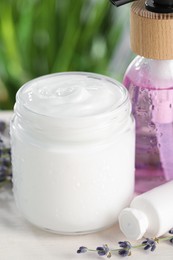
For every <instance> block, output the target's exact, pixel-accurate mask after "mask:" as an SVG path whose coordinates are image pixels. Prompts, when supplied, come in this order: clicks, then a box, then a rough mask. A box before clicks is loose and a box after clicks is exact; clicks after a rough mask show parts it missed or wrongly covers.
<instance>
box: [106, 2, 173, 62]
mask: <svg viewBox="0 0 173 260" xmlns="http://www.w3.org/2000/svg"><path fill="white" fill-rule="evenodd" d="M132 1H133V0H117V1H115V0H111V2H112V3H113V4H115V5H116V6H120V5H122V4H125V3H127V2H132ZM130 28H131V29H130V38H131V48H132V50H133V51H134V52H135V53H136V54H138V55H140V56H144V57H145V58H149V59H158V60H173V0H155V1H154V0H148V1H145V0H136V1H135V2H134V3H133V4H132V6H131V17H130Z"/></svg>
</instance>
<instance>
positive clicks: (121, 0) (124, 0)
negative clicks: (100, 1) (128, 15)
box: [110, 0, 136, 7]
mask: <svg viewBox="0 0 173 260" xmlns="http://www.w3.org/2000/svg"><path fill="white" fill-rule="evenodd" d="M134 1H136V0H110V2H111V3H112V4H113V5H115V6H117V7H118V6H121V5H125V4H128V3H130V2H134Z"/></svg>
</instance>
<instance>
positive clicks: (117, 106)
mask: <svg viewBox="0 0 173 260" xmlns="http://www.w3.org/2000/svg"><path fill="white" fill-rule="evenodd" d="M134 132H135V131H134V120H133V117H132V115H131V104H130V101H129V97H128V92H127V90H126V89H125V88H124V87H123V86H122V85H121V84H119V83H118V82H116V81H114V80H112V79H110V78H108V77H104V76H102V75H97V74H92V73H83V72H69V73H68V72H67V73H56V74H52V75H47V76H43V77H40V78H37V79H34V80H32V81H30V82H28V83H26V84H25V85H24V86H23V87H22V88H21V89H20V90H19V91H18V93H17V96H16V104H15V107H14V117H13V119H12V122H11V142H12V164H13V184H14V196H15V200H16V203H17V206H18V208H19V209H20V211H21V212H22V214H23V215H24V216H25V218H26V219H27V220H29V221H30V222H31V223H33V224H34V225H36V226H39V227H40V228H43V229H45V230H49V231H52V232H57V233H61V234H78V233H79V234H80V233H89V232H94V231H97V230H101V229H104V228H106V227H109V226H111V225H112V224H114V223H115V222H116V221H117V217H118V214H119V212H120V211H121V210H122V208H124V207H125V206H127V205H128V203H129V202H130V200H131V197H132V195H133V190H134V150H135V149H134V148H135V141H134V139H135V138H134V136H135V135H134Z"/></svg>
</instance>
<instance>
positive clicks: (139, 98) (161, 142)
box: [124, 56, 173, 192]
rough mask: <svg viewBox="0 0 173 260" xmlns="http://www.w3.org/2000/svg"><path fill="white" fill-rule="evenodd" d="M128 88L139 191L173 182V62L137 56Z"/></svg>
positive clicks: (129, 72) (127, 77)
mask: <svg viewBox="0 0 173 260" xmlns="http://www.w3.org/2000/svg"><path fill="white" fill-rule="evenodd" d="M124 85H125V86H126V88H127V89H128V90H129V94H130V98H131V102H132V113H133V115H134V117H135V120H136V191H137V192H145V191H147V190H150V189H152V188H154V187H156V186H159V185H160V184H162V183H165V182H166V181H169V180H171V179H173V174H172V167H173V161H172V157H173V106H172V104H173V61H172V60H152V59H146V58H144V57H140V56H137V57H136V58H135V59H134V60H133V61H132V63H131V64H130V65H129V67H128V69H127V71H126V73H125V76H124Z"/></svg>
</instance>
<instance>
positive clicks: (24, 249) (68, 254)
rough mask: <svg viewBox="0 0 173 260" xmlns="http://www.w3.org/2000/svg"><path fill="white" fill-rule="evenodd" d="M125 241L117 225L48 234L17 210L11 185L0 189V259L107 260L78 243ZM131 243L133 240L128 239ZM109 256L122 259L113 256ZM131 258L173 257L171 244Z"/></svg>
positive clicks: (172, 259)
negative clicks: (80, 249) (82, 251)
mask: <svg viewBox="0 0 173 260" xmlns="http://www.w3.org/2000/svg"><path fill="white" fill-rule="evenodd" d="M10 115H11V113H0V119H1V118H3V119H4V118H6V119H7V120H8V119H9V117H10ZM124 240H126V239H125V237H124V236H123V235H122V233H121V232H120V230H119V227H118V225H116V226H113V227H112V228H110V229H108V230H105V231H102V232H98V233H95V234H89V235H83V236H62V235H56V234H51V233H47V232H45V231H42V230H40V229H37V228H36V227H34V226H32V225H31V224H30V223H28V222H27V221H26V220H25V219H24V218H23V217H22V216H21V215H20V213H19V212H18V210H17V208H16V206H15V203H14V199H13V194H12V191H11V189H10V188H3V189H0V260H67V259H69V260H79V259H80V260H87V259H88V260H89V259H90V260H94V259H106V258H105V257H100V256H98V255H97V254H95V253H86V254H80V255H78V254H76V250H77V249H78V247H79V246H82V245H83V246H87V247H89V248H96V247H97V246H102V245H103V244H105V243H107V244H108V245H109V246H110V247H111V248H114V247H117V242H118V241H124ZM131 242H132V241H131ZM111 259H122V257H120V256H117V255H113V256H112V258H111ZM127 259H131V260H139V259H140V260H144V259H147V260H150V259H152V260H155V259H157V260H173V245H171V244H170V243H169V242H162V243H161V244H160V245H158V247H157V249H156V251H154V252H148V251H144V250H143V249H135V250H133V252H132V256H130V257H127Z"/></svg>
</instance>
